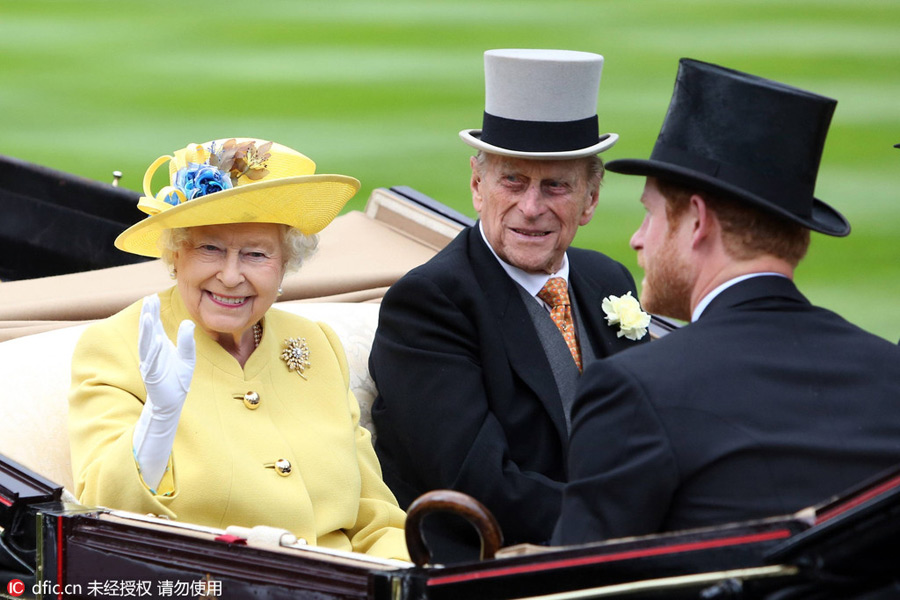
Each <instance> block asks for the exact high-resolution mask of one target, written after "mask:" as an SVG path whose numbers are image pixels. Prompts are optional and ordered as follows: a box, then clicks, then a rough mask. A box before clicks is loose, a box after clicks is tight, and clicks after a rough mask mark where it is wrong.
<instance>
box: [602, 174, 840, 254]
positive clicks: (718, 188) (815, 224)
mask: <svg viewBox="0 0 900 600" xmlns="http://www.w3.org/2000/svg"><path fill="white" fill-rule="evenodd" d="M606 168H607V170H609V171H612V172H613V173H620V174H622V175H643V176H646V177H659V178H660V179H666V180H670V181H672V182H674V183H680V184H683V185H688V186H695V187H697V188H699V189H702V190H704V191H708V192H711V193H716V194H721V195H723V196H726V197H730V198H734V199H737V200H742V201H746V202H749V203H750V204H753V205H755V206H757V207H759V208H761V209H763V210H767V211H769V212H772V213H775V214H777V215H780V216H782V217H784V218H786V219H789V220H791V221H794V222H796V223H799V224H801V225H803V226H804V227H808V228H809V229H812V230H813V231H817V232H819V233H824V234H825V235H831V236H835V237H844V236H846V235H848V234H849V233H850V223H849V222H848V221H847V219H846V218H844V216H843V215H842V214H841V213H839V212H838V211H836V210H835V209H833V208H832V207H831V206H829V205H828V204H826V203H824V202H822V201H821V200H819V199H817V198H813V203H812V214H811V215H810V216H809V217H805V216H802V215H796V214H794V213H792V212H790V211H788V210H786V209H784V208H782V207H781V206H779V205H777V204H775V203H773V202H770V201H768V200H766V199H765V198H763V197H761V196H757V195H756V194H753V193H750V192H748V191H746V190H744V189H742V188H739V187H737V186H734V185H731V184H729V183H726V182H724V181H721V180H719V179H716V178H715V177H710V176H709V175H706V174H704V173H699V172H697V171H694V170H692V169H687V168H685V167H680V166H678V165H673V164H671V163H667V162H662V161H657V160H647V159H637V158H624V159H617V160H612V161H610V162H608V163H607V164H606Z"/></svg>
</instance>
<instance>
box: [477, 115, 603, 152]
mask: <svg viewBox="0 0 900 600" xmlns="http://www.w3.org/2000/svg"><path fill="white" fill-rule="evenodd" d="M598 123H599V122H598V120H597V115H594V116H593V117H588V118H587V119H580V120H578V121H559V122H551V121H520V120H518V119H507V118H505V117H498V116H496V115H492V114H490V113H484V121H483V124H482V127H481V141H482V142H484V143H486V144H490V145H492V146H497V147H498V148H504V149H506V150H517V151H519V152H568V151H572V150H581V149H582V148H589V147H591V146H593V145H594V144H596V143H598V142H600V141H601V140H600V138H599V136H598V131H599V124H598ZM604 137H605V136H604Z"/></svg>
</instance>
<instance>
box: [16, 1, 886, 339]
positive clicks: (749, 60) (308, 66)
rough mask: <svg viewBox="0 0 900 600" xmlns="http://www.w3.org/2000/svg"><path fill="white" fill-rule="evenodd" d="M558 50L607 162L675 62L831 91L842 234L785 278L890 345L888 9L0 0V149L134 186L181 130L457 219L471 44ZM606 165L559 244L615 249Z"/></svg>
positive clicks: (621, 249)
mask: <svg viewBox="0 0 900 600" xmlns="http://www.w3.org/2000/svg"><path fill="white" fill-rule="evenodd" d="M502 47H536V48H566V49H574V50H586V51H592V52H598V53H600V54H603V55H604V56H605V57H606V64H605V66H604V72H603V80H602V83H601V89H600V97H599V115H600V123H601V128H602V129H603V130H604V131H614V132H617V133H619V134H620V135H621V140H620V142H619V144H618V145H617V146H616V147H614V148H613V149H612V150H610V151H609V152H607V153H606V155H605V156H606V157H607V159H611V158H617V157H619V158H624V157H646V156H647V155H648V154H649V152H650V149H651V147H652V145H653V141H654V140H655V137H656V133H657V131H658V130H659V125H660V123H661V121H662V118H663V115H664V113H665V110H666V107H667V105H668V100H669V97H670V95H671V92H672V85H673V81H674V76H675V71H676V66H677V61H678V58H680V57H685V56H686V57H691V58H696V59H700V60H706V61H710V62H715V63H719V64H723V65H725V66H729V67H733V68H736V69H740V70H745V71H749V72H752V73H754V74H757V75H761V76H764V77H770V78H773V79H777V80H780V81H783V82H785V83H789V84H792V85H796V86H799V87H803V88H806V89H809V90H811V91H814V92H817V93H820V94H824V95H828V96H832V97H834V98H836V99H838V100H839V104H838V108H837V112H836V114H835V117H834V120H833V123H832V128H831V133H830V135H829V138H828V141H827V144H826V148H825V155H824V158H823V161H822V169H821V172H820V177H819V184H818V187H817V190H816V191H817V197H819V198H820V199H822V200H824V201H826V202H828V203H830V204H832V205H833V206H835V207H836V208H838V209H839V210H841V211H842V212H844V214H845V215H846V216H847V217H848V219H849V220H850V222H851V224H852V225H853V233H852V234H851V235H850V237H849V238H845V239H830V238H826V237H825V236H820V235H814V241H813V246H812V249H811V251H810V254H809V256H808V258H807V259H806V260H805V261H804V262H803V263H802V265H801V267H800V269H799V271H798V273H797V279H798V281H799V283H800V286H801V288H802V289H803V290H804V291H806V293H807V294H808V296H809V297H810V298H811V299H812V300H813V302H815V303H818V304H821V305H823V306H826V307H829V308H832V309H834V310H836V311H837V312H839V313H841V314H843V315H844V316H846V317H847V318H848V319H850V320H851V321H854V322H856V323H858V324H859V325H861V326H863V327H865V328H866V329H869V330H871V331H873V332H876V333H878V334H879V335H882V336H884V337H886V338H888V339H890V340H892V341H896V340H898V339H900V307H898V306H897V304H898V303H897V301H896V297H897V296H898V292H900V261H898V259H900V247H898V241H897V240H898V236H897V234H896V232H895V230H894V228H895V227H898V226H900V150H897V149H893V148H892V146H893V144H896V143H900V110H898V109H900V2H897V0H866V1H865V2H860V1H859V0H818V1H812V0H793V1H791V2H783V1H782V0H755V1H752V0H731V1H728V2H722V1H697V0H693V1H692V0H683V1H681V2H666V1H662V0H608V1H603V0H554V1H552V2H550V1H548V0H517V1H515V2H512V1H508V2H504V1H502V0H437V1H431V2H429V1H427V0H382V1H380V2H366V1H362V0H356V1H344V0H331V1H329V2H322V1H319V0H274V1H262V2H235V1H232V0H223V1H220V2H215V3H199V2H185V1H181V2H176V1H174V0H160V1H157V2H143V1H138V0H134V1H131V2H127V1H126V2H121V1H113V0H57V1H51V0H28V1H26V2H20V1H17V2H13V1H11V0H0V113H2V115H3V125H2V127H0V154H5V155H8V156H14V157H17V158H20V159H24V160H29V161H33V162H36V163H39V164H42V165H46V166H50V167H53V168H57V169H61V170H64V171H69V172H72V173H77V174H79V175H83V176H86V177H90V178H92V179H98V180H101V181H108V180H110V179H111V173H112V171H114V170H121V171H123V172H124V174H125V176H124V178H123V180H122V185H124V186H126V187H129V188H132V189H135V190H138V189H140V185H141V178H142V175H143V173H144V170H145V168H146V167H147V165H148V164H149V163H150V162H151V161H152V160H153V159H155V158H156V157H157V156H159V155H162V154H166V153H169V152H171V151H173V150H175V149H176V148H180V147H183V146H185V145H186V144H187V143H188V142H204V141H207V140H210V139H214V138H220V137H231V136H254V137H261V138H268V139H274V140H276V141H279V142H282V143H285V144H287V145H289V146H292V147H295V148H297V149H299V150H301V151H303V152H305V153H306V154H308V155H309V156H310V157H312V158H313V159H314V160H316V161H317V162H318V165H319V172H337V173H345V174H349V175H354V176H356V177H358V178H359V179H360V180H361V181H362V184H363V188H362V190H361V192H360V194H359V195H358V196H357V198H355V199H354V200H353V201H352V203H351V205H350V206H349V208H351V209H356V208H361V207H362V206H363V204H364V203H365V200H366V198H367V197H368V195H369V193H370V192H371V190H372V189H373V188H376V187H381V186H391V185H409V186H412V187H415V188H417V189H419V190H420V191H422V192H424V193H427V194H429V195H431V196H433V197H435V198H437V199H439V200H441V201H443V202H445V203H447V204H450V205H452V206H453V207H455V208H457V209H458V210H461V211H462V212H465V213H466V214H470V215H473V214H474V213H473V211H472V207H471V203H470V197H469V193H468V187H467V181H468V156H469V155H470V149H469V147H468V146H466V145H464V144H463V143H462V142H461V141H460V140H459V139H458V137H457V132H458V131H459V130H460V129H464V128H468V127H478V126H480V123H481V113H482V110H483V108H484V99H483V62H482V53H483V51H484V50H486V49H489V48H502ZM641 185H642V182H641V181H640V179H639V178H634V177H625V176H617V175H615V174H612V175H610V176H609V178H608V179H607V181H606V183H605V185H604V188H603V191H602V192H601V209H600V210H599V211H598V214H597V216H596V217H595V218H594V221H593V222H592V223H591V224H590V225H588V226H587V227H585V228H583V229H582V231H581V232H580V233H579V237H578V239H577V243H578V244H579V245H581V246H586V247H593V248H597V249H600V250H603V251H605V252H607V253H608V254H611V255H612V256H614V257H616V258H619V259H620V260H622V261H623V262H625V263H626V264H627V265H629V266H630V267H631V268H632V270H633V272H634V274H635V276H636V278H637V279H638V280H640V276H641V272H640V270H639V269H638V268H637V266H636V262H635V259H634V253H633V252H632V251H631V250H630V249H629V247H628V239H629V237H630V236H631V233H632V232H633V230H634V229H635V227H637V226H638V224H639V221H640V219H641V214H642V211H641V209H640V207H639V205H638V202H637V198H638V196H639V194H640V188H641Z"/></svg>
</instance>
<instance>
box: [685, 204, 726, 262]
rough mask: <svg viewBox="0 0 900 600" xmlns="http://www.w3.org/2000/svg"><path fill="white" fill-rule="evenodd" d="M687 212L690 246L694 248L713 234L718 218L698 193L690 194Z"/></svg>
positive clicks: (717, 225)
mask: <svg viewBox="0 0 900 600" xmlns="http://www.w3.org/2000/svg"><path fill="white" fill-rule="evenodd" d="M688 214H689V216H690V219H691V221H690V226H691V247H692V248H695V249H696V248H697V247H698V246H699V245H700V244H702V243H704V242H706V241H707V240H709V239H710V238H711V236H713V235H715V233H716V232H717V231H718V229H719V220H718V219H717V218H716V213H714V212H713V211H712V210H710V208H709V205H708V204H707V203H706V200H705V199H704V198H703V196H700V195H699V194H694V195H692V196H691V199H690V208H689V209H688Z"/></svg>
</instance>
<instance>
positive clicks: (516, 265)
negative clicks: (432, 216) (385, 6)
mask: <svg viewBox="0 0 900 600" xmlns="http://www.w3.org/2000/svg"><path fill="white" fill-rule="evenodd" d="M602 60H603V58H602V57H601V56H599V55H596V54H589V53H581V52H566V51H536V50H535V51H531V50H505V51H489V52H487V53H486V54H485V70H486V75H485V79H486V91H487V98H486V110H485V117H484V119H485V122H484V127H483V129H482V130H466V131H463V132H461V134H460V135H461V137H462V138H463V140H464V141H466V142H467V143H469V144H470V145H472V146H474V147H476V148H478V149H479V154H478V156H476V157H473V158H472V159H471V167H472V178H471V182H470V184H471V188H472V199H473V205H474V207H475V210H476V212H478V214H479V221H478V223H477V224H476V225H475V226H474V227H471V228H468V229H466V230H464V231H463V232H461V233H460V234H459V236H458V237H457V238H456V239H454V240H453V241H452V242H451V243H450V244H449V245H448V246H447V247H446V248H445V249H444V250H443V251H441V252H440V253H439V254H438V255H437V256H435V257H434V258H433V259H432V260H430V261H429V262H428V263H426V264H425V265H422V266H421V267H419V268H417V269H414V270H413V271H411V272H410V273H409V274H407V275H406V276H405V277H403V278H402V279H401V280H400V281H398V282H397V283H396V284H394V285H393V286H392V287H391V289H390V290H389V291H388V293H387V294H386V295H385V297H384V300H383V302H382V307H381V314H380V318H379V326H378V330H377V332H376V335H375V340H374V344H373V347H372V352H371V355H370V361H369V369H370V372H371V373H372V376H373V378H374V380H375V383H376V385H377V387H378V391H379V396H378V398H377V399H376V401H375V404H374V407H373V411H372V415H373V420H374V423H375V426H376V431H377V437H376V450H377V451H378V455H379V458H380V460H381V465H382V469H383V472H384V478H385V481H387V483H388V484H389V485H390V486H391V488H392V489H393V491H394V493H395V494H396V495H397V498H398V500H399V501H400V504H401V506H404V507H405V506H407V505H408V504H409V503H410V502H411V501H412V500H414V499H415V498H416V497H418V496H419V495H421V494H422V493H424V492H426V491H429V490H432V489H446V488H450V489H455V490H460V491H463V492H466V493H468V494H470V495H472V496H474V497H475V498H476V499H478V500H479V501H481V502H482V503H484V504H485V505H486V506H487V507H488V508H489V509H490V510H491V511H492V512H493V513H494V515H495V516H496V517H497V519H498V521H499V523H500V525H501V527H502V530H503V535H504V537H505V540H506V543H507V544H510V543H518V542H532V543H543V542H546V541H547V540H548V539H549V537H550V535H551V533H552V530H553V525H554V523H555V521H556V518H557V516H558V514H559V506H560V499H561V493H562V484H563V482H564V481H565V447H566V443H567V439H568V430H569V423H568V414H569V406H570V405H571V401H572V399H573V398H574V393H575V386H576V384H577V380H578V378H579V376H580V369H579V367H578V361H581V364H582V366H584V365H589V364H591V363H592V362H593V361H594V360H595V359H597V358H602V357H605V356H608V355H610V354H613V353H614V352H617V351H619V350H622V349H624V348H628V347H631V346H634V345H637V344H639V343H641V341H643V340H642V339H641V338H643V339H646V337H645V335H644V334H645V333H646V326H647V323H646V322H641V323H638V324H637V326H636V327H635V328H633V329H629V330H627V331H626V330H624V329H620V328H619V326H611V325H609V324H608V322H607V320H606V318H605V313H604V311H603V309H602V308H601V304H602V302H603V299H604V298H605V297H607V296H627V295H628V294H629V293H630V295H631V297H633V296H635V295H636V290H635V284H634V280H633V278H632V276H631V274H630V273H629V272H628V271H627V269H626V268H625V267H624V266H622V265H621V264H619V263H617V262H615V261H613V260H612V259H610V258H608V257H606V256H604V255H602V254H600V253H598V252H593V251H587V250H579V249H575V248H569V244H570V243H571V241H572V238H573V237H574V235H575V232H576V231H577V229H578V227H579V226H581V225H586V224H587V223H588V222H589V221H590V219H591V217H592V216H593V213H594V210H595V208H596V206H597V201H598V191H599V185H600V181H601V178H602V175H603V166H602V162H601V161H600V159H599V157H598V156H597V153H599V152H601V151H603V150H605V149H607V148H609V147H610V146H612V144H613V143H614V142H615V141H616V138H617V136H616V135H615V134H606V135H603V136H600V135H598V126H597V118H596V103H597V90H598V86H599V81H600V69H601V65H602ZM534 81H541V82H543V84H544V85H543V86H542V87H540V88H535V85H534V83H533V82H534ZM523 94H524V95H527V97H528V102H525V103H524V104H525V105H526V107H525V108H526V109H528V110H530V111H531V112H529V114H527V115H523V114H519V113H517V111H520V110H522V107H521V105H522V104H523V103H522V102H521V100H522V98H521V96H523ZM554 280H556V281H562V282H563V283H564V284H565V285H566V287H567V289H568V290H569V292H570V294H569V297H570V303H569V305H570V307H571V311H572V312H573V313H574V323H571V324H569V325H565V324H561V325H557V324H556V323H555V322H554V320H553V313H552V312H551V306H550V303H549V302H548V301H545V300H542V299H539V297H538V296H541V294H542V289H543V288H544V286H545V284H547V283H548V282H551V281H554ZM635 304H636V302H635ZM563 310H566V309H565V308H563ZM620 331H622V332H623V334H624V333H627V334H628V336H627V337H626V335H621V336H620V335H619V332H620ZM564 332H565V333H564ZM573 332H574V333H575V335H574V337H572V335H571V334H572V333H573ZM565 334H569V335H568V342H567V339H566V337H565ZM573 345H574V346H575V349H573ZM425 530H426V539H427V541H428V543H429V545H430V546H431V548H432V550H433V552H434V555H435V559H436V560H437V561H439V562H456V561H459V560H466V559H472V560H476V559H477V558H478V540H477V537H474V536H473V535H472V530H471V528H470V527H469V526H468V525H466V524H465V523H460V522H456V521H452V520H450V519H448V518H442V517H441V516H440V515H431V516H429V518H428V519H427V520H426V521H425Z"/></svg>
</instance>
